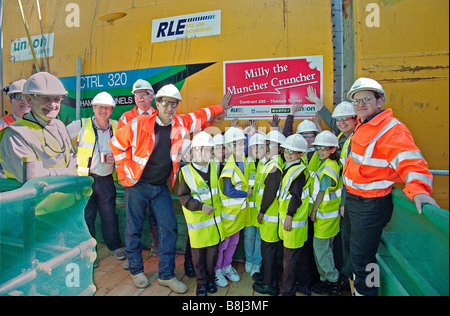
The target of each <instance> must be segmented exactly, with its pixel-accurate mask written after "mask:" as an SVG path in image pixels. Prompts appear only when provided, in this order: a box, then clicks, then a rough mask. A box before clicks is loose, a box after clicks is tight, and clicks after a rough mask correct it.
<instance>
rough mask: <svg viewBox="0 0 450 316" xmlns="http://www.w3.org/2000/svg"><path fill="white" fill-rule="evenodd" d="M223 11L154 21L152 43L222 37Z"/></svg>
mask: <svg viewBox="0 0 450 316" xmlns="http://www.w3.org/2000/svg"><path fill="white" fill-rule="evenodd" d="M221 14H222V11H221V10H216V11H208V12H201V13H194V14H187V15H179V16H174V17H169V18H163V19H157V20H153V23H152V43H158V42H165V41H173V40H177V39H183V38H193V37H204V36H213V35H220V28H221Z"/></svg>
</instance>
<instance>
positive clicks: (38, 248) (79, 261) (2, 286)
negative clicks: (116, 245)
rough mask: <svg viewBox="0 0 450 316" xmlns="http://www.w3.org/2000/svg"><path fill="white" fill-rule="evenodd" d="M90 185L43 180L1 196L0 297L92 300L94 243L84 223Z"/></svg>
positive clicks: (5, 183)
mask: <svg viewBox="0 0 450 316" xmlns="http://www.w3.org/2000/svg"><path fill="white" fill-rule="evenodd" d="M92 183H93V179H92V178H91V177H75V176H58V177H45V178H39V179H32V180H30V181H28V182H26V183H25V184H24V185H23V186H22V187H21V188H19V189H15V190H12V191H8V192H3V193H0V229H1V231H0V232H1V234H0V295H6V296H11V295H23V296H31V295H45V296H72V295H93V293H94V292H95V286H94V285H93V278H92V269H93V262H94V260H95V258H96V253H95V245H96V242H95V240H94V239H92V237H91V235H90V233H89V230H88V228H87V225H86V222H85V220H84V208H85V207H86V204H87V202H88V200H89V197H90V196H91V194H92ZM0 186H1V187H2V188H4V187H10V188H14V187H15V186H16V184H15V183H13V182H11V180H5V179H0ZM16 187H17V186H16Z"/></svg>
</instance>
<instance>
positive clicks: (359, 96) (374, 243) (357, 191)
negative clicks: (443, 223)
mask: <svg viewBox="0 0 450 316" xmlns="http://www.w3.org/2000/svg"><path fill="white" fill-rule="evenodd" d="M348 98H349V99H350V100H352V102H353V105H354V109H355V113H356V115H357V116H358V118H359V123H358V124H357V126H356V127H355V131H354V134H353V136H352V137H351V143H350V147H349V155H348V158H347V161H346V163H345V167H344V173H343V182H344V186H345V191H346V192H345V198H344V199H345V200H344V201H343V202H341V205H344V206H343V207H342V206H341V214H343V216H344V218H343V220H342V222H341V229H342V240H343V247H344V251H348V252H349V254H350V259H351V267H352V272H353V275H354V277H355V279H354V287H355V294H357V295H358V294H361V295H376V294H377V290H378V289H377V287H370V282H369V283H368V282H366V281H367V278H368V276H369V274H370V273H371V272H372V270H371V269H368V265H369V264H375V263H376V259H375V255H376V253H377V250H378V246H379V244H380V238H381V234H382V231H383V229H384V227H385V226H386V224H387V223H388V222H389V221H390V219H391V216H392V211H393V204H392V198H391V191H392V185H393V184H394V183H396V182H397V183H405V188H404V190H403V191H404V192H405V193H406V195H407V196H408V197H409V198H410V199H412V200H413V201H414V202H415V203H416V207H417V210H418V212H419V214H421V213H422V204H423V203H428V204H433V205H436V206H438V205H437V203H436V201H435V200H434V199H433V198H432V197H431V196H430V194H431V191H432V184H433V176H432V175H431V172H430V171H429V170H428V164H427V162H426V161H425V159H424V158H423V156H422V153H421V152H420V150H419V148H417V146H416V145H415V143H414V140H413V137H412V135H411V132H410V131H409V129H408V128H407V127H406V126H405V125H404V124H403V123H402V122H400V121H399V120H398V119H397V118H395V117H394V116H393V113H392V109H387V110H381V106H382V105H383V104H384V103H385V101H386V98H385V92H384V90H383V87H382V86H381V85H380V84H379V83H378V82H377V81H375V80H373V79H370V78H359V79H358V80H356V81H355V83H354V84H353V86H352V87H351V89H350V91H349V92H348ZM346 272H347V273H344V274H349V273H348V271H346ZM347 276H348V277H350V275H347Z"/></svg>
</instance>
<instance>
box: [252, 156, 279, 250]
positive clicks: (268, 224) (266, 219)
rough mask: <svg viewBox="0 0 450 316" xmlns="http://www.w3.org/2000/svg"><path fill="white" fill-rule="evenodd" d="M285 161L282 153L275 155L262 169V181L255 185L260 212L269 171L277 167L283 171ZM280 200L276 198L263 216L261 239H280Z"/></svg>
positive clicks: (273, 240)
mask: <svg viewBox="0 0 450 316" xmlns="http://www.w3.org/2000/svg"><path fill="white" fill-rule="evenodd" d="M283 166H284V162H283V160H282V158H281V156H280V155H277V156H275V157H273V158H272V159H271V160H269V162H267V163H266V164H265V165H264V167H263V168H262V170H261V173H262V176H261V181H259V185H258V186H255V188H254V190H257V196H256V206H257V208H258V212H259V211H260V210H261V202H262V199H263V195H264V188H265V187H266V184H265V181H266V178H267V176H268V175H269V172H270V171H271V170H272V169H273V168H274V167H275V168H277V169H278V170H280V171H281V172H282V171H283ZM278 208H279V204H278V200H277V199H274V201H273V202H272V204H271V205H270V206H269V208H268V209H267V210H266V213H265V214H264V216H263V219H262V223H261V226H260V228H259V229H260V234H261V239H262V240H264V241H265V242H277V241H279V240H280V238H279V236H278V220H279V214H278Z"/></svg>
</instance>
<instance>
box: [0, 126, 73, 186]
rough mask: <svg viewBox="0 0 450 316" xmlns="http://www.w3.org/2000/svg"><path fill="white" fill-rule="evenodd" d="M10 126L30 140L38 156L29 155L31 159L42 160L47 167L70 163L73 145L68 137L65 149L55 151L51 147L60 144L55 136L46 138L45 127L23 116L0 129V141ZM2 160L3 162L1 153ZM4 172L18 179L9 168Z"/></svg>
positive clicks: (0, 158)
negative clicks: (55, 140)
mask: <svg viewBox="0 0 450 316" xmlns="http://www.w3.org/2000/svg"><path fill="white" fill-rule="evenodd" d="M8 128H10V129H12V130H14V131H15V132H16V133H18V134H20V135H21V136H22V138H23V139H26V140H27V141H28V143H29V145H30V147H32V148H33V151H34V153H35V155H36V157H28V158H29V159H31V161H42V162H43V164H44V166H45V168H46V169H51V168H65V167H67V166H68V165H69V163H70V160H71V156H72V153H71V148H72V146H71V144H70V140H69V139H67V141H64V140H63V141H64V148H61V149H64V151H61V152H55V151H54V150H51V148H57V147H58V146H60V145H59V143H57V142H56V143H54V141H53V137H50V138H49V139H45V138H44V134H43V130H44V128H43V127H42V126H40V125H39V124H38V123H35V122H32V121H29V120H25V119H23V118H22V119H20V120H17V121H15V122H14V123H13V124H11V125H9V126H8V127H6V128H4V129H2V130H1V131H0V141H1V140H2V138H3V135H4V133H5V131H6V130H7V129H8ZM48 143H50V144H48ZM50 146H53V147H50ZM0 162H2V157H1V154H0ZM3 172H4V173H5V176H6V177H7V178H8V179H16V178H15V176H14V175H13V174H12V173H11V172H9V171H7V170H3Z"/></svg>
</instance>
